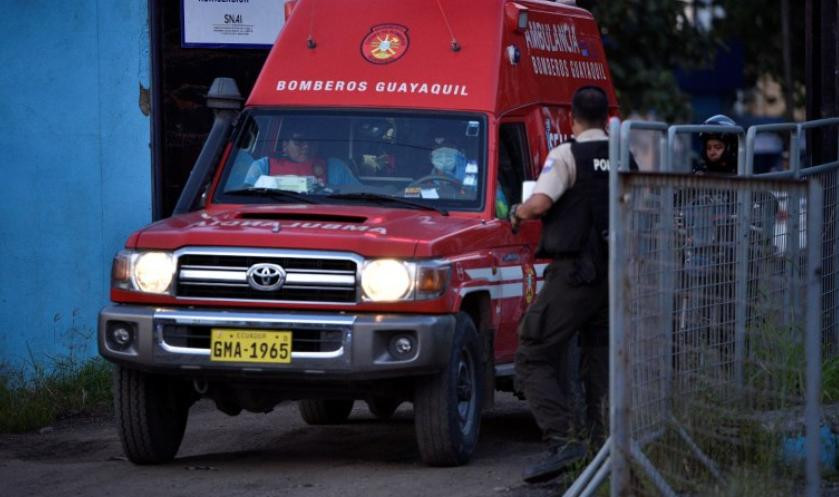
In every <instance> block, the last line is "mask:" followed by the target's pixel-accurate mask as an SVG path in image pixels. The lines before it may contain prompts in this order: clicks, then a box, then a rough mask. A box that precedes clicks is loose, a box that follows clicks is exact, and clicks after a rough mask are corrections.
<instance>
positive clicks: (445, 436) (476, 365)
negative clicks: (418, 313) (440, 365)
mask: <svg viewBox="0 0 839 497" xmlns="http://www.w3.org/2000/svg"><path fill="white" fill-rule="evenodd" d="M450 354H451V355H450V357H449V363H448V365H447V367H446V369H445V370H443V371H441V372H440V373H438V374H436V375H434V376H432V377H426V378H423V379H421V380H419V381H418V382H417V385H416V389H415V391H414V429H415V431H416V436H417V445H418V446H419V452H420V457H422V460H423V462H425V463H426V464H428V465H430V466H460V465H462V464H466V463H467V462H469V459H470V458H471V456H472V453H473V452H474V450H475V446H476V445H477V443H478V433H479V431H480V427H481V407H482V402H483V391H484V387H483V383H484V378H483V374H482V371H483V370H484V368H483V366H482V365H481V357H482V354H481V342H480V339H479V337H478V332H477V331H476V329H475V324H474V323H473V322H472V319H471V318H470V317H469V316H468V315H467V314H465V313H462V312H461V313H459V314H458V315H457V316H456V321H455V330H454V337H453V339H452V347H451V353H450Z"/></svg>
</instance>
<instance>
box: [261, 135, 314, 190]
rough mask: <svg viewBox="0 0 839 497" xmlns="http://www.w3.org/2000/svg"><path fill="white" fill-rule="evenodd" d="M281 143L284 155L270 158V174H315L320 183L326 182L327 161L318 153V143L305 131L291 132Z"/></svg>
mask: <svg viewBox="0 0 839 497" xmlns="http://www.w3.org/2000/svg"><path fill="white" fill-rule="evenodd" d="M280 145H281V147H282V156H281V157H271V158H270V159H269V172H268V174H270V175H271V176H279V175H283V174H294V175H298V176H314V177H315V178H317V180H318V182H319V183H320V184H322V185H323V184H326V161H324V160H323V159H322V158H321V157H319V156H318V155H317V147H316V145H315V144H314V142H312V141H311V140H310V139H309V137H307V136H306V134H305V133H303V132H302V131H293V132H290V133H289V134H288V135H286V137H285V138H284V139H283V140H282V141H281V142H280Z"/></svg>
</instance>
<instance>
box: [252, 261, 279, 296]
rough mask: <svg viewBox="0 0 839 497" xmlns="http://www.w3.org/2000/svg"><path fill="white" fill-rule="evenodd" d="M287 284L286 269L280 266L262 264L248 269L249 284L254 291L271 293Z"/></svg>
mask: <svg viewBox="0 0 839 497" xmlns="http://www.w3.org/2000/svg"><path fill="white" fill-rule="evenodd" d="M283 283H285V269H283V267H282V266H280V265H278V264H270V263H267V262H262V263H259V264H254V265H253V266H251V267H250V268H249V269H248V284H249V285H250V286H251V288H253V289H254V290H260V291H263V292H271V291H274V290H277V289H278V288H280V287H281V286H283Z"/></svg>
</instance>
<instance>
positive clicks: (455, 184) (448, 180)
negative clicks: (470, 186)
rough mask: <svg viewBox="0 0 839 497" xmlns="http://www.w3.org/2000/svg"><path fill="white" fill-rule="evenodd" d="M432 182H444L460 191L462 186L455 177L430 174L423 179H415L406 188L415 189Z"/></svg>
mask: <svg viewBox="0 0 839 497" xmlns="http://www.w3.org/2000/svg"><path fill="white" fill-rule="evenodd" d="M432 181H434V182H436V181H442V182H444V183H447V184H449V185H451V186H452V188H454V189H455V190H460V186H461V183H460V180H458V179H457V178H455V177H452V176H446V175H444V174H429V175H428V176H423V177H422V178H419V179H415V180H414V181H411V183H410V184H408V186H407V187H406V188H412V187H414V188H415V187H418V186H421V185H423V184H425V183H428V182H432Z"/></svg>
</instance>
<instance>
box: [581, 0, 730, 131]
mask: <svg viewBox="0 0 839 497" xmlns="http://www.w3.org/2000/svg"><path fill="white" fill-rule="evenodd" d="M577 4H578V5H580V6H581V7H584V8H586V9H589V10H590V11H591V12H592V14H593V15H594V18H595V19H596V20H597V23H598V25H599V26H600V31H601V34H602V35H603V42H604V46H605V49H606V56H607V58H608V60H609V69H610V70H611V73H612V78H613V80H614V84H615V88H616V90H617V92H618V100H619V102H620V103H621V110H622V111H623V113H624V115H629V114H630V113H632V112H639V113H641V114H646V113H649V112H653V113H655V115H656V118H657V119H659V120H666V121H679V120H685V119H688V118H689V116H690V102H689V101H688V98H687V96H686V95H685V94H683V93H682V92H681V90H680V89H679V86H678V83H677V81H676V78H675V76H674V74H673V70H674V69H675V68H676V67H682V68H698V67H702V66H703V65H705V64H707V63H709V62H710V61H711V60H712V57H713V55H714V50H715V44H714V41H713V39H712V37H711V36H710V35H708V34H705V33H703V32H701V31H699V30H697V29H696V28H695V27H694V26H693V25H692V24H691V23H690V22H688V20H687V18H686V15H685V4H684V3H682V2H675V1H673V0H581V1H578V2H577Z"/></svg>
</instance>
